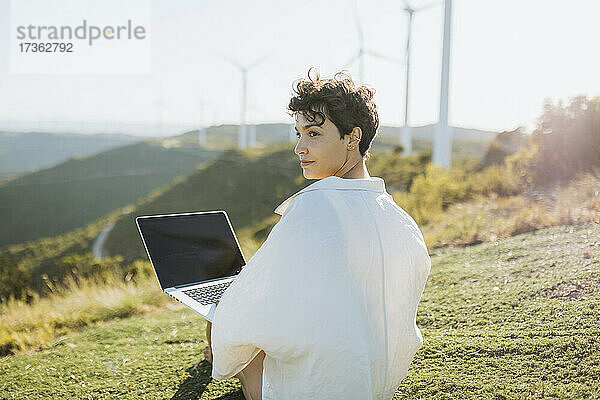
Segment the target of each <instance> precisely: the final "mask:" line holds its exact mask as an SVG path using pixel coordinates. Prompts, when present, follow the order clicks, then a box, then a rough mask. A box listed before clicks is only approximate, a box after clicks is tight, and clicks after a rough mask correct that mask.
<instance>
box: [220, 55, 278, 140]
mask: <svg viewBox="0 0 600 400" xmlns="http://www.w3.org/2000/svg"><path fill="white" fill-rule="evenodd" d="M269 56H270V55H264V56H262V57H260V58H259V59H258V60H256V61H254V62H253V63H252V64H250V65H242V64H240V63H239V62H237V61H235V60H232V59H231V58H229V57H225V56H221V58H222V59H224V60H225V61H227V62H229V63H230V64H232V65H233V66H235V67H236V68H238V69H239V70H240V72H241V73H242V99H241V107H240V125H239V130H238V146H239V147H240V148H241V149H245V148H246V147H248V127H247V120H248V72H249V71H250V70H251V69H253V68H254V67H256V66H257V65H258V64H260V63H262V62H263V61H264V60H266V59H267V58H268V57H269Z"/></svg>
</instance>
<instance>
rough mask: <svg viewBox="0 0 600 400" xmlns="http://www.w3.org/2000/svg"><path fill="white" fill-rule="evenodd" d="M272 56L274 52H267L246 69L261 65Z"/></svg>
mask: <svg viewBox="0 0 600 400" xmlns="http://www.w3.org/2000/svg"><path fill="white" fill-rule="evenodd" d="M273 54H275V51H274V50H270V51H269V52H267V53H265V54H263V55H262V56H261V57H260V58H258V59H257V60H256V61H254V62H253V63H252V64H250V65H249V66H247V67H246V69H248V70H250V69H252V68H254V67H256V66H257V65H258V64H260V63H262V62H263V61H265V60H266V59H268V58H269V57H271V56H272V55H273Z"/></svg>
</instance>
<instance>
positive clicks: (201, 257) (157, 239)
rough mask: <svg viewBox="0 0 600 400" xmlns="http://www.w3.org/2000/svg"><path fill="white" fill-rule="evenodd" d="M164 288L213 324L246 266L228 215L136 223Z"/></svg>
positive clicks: (169, 217)
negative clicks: (220, 304)
mask: <svg viewBox="0 0 600 400" xmlns="http://www.w3.org/2000/svg"><path fill="white" fill-rule="evenodd" d="M135 222H136V225H137V227H138V230H139V232H140V235H141V237H142V242H143V243H144V247H145V248H146V253H147V254H148V258H149V259H150V263H151V264H152V267H153V268H154V273H155V274H156V278H157V279H158V283H159V284H160V287H161V289H162V290H163V291H164V292H165V293H166V294H168V295H169V296H171V297H172V298H174V299H175V300H177V301H178V302H180V303H181V304H183V305H185V306H187V307H189V308H190V309H192V310H193V311H195V312H196V313H198V314H200V315H201V316H202V317H203V318H205V319H207V320H208V321H210V322H212V318H213V315H214V312H215V308H216V304H215V301H217V300H219V299H220V298H221V295H222V294H223V292H224V291H225V290H226V289H227V288H228V287H229V285H230V284H231V282H233V280H234V279H235V277H236V275H237V274H239V272H240V271H241V270H242V268H243V266H244V265H246V260H245V258H244V255H243V254H242V250H241V249H240V246H239V243H238V241H237V238H236V236H235V233H234V231H233V228H232V227H231V223H230V222H229V217H228V216H227V213H226V212H225V211H222V210H220V211H206V212H190V213H179V214H165V215H144V216H139V217H137V218H136V219H135Z"/></svg>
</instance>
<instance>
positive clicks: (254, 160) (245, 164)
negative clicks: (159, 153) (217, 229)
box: [104, 144, 313, 260]
mask: <svg viewBox="0 0 600 400" xmlns="http://www.w3.org/2000/svg"><path fill="white" fill-rule="evenodd" d="M312 182H313V181H308V180H306V179H304V177H303V176H302V171H301V168H300V167H299V165H298V162H297V157H296V156H295V155H294V154H293V152H292V151H291V150H290V148H289V145H288V144H282V145H273V146H270V147H269V148H267V149H256V150H246V151H243V152H241V151H238V150H228V151H226V152H224V153H223V154H222V155H221V157H219V158H218V159H216V160H215V161H214V162H212V163H210V164H208V165H205V166H204V167H202V168H199V169H198V170H197V171H195V172H194V173H192V174H191V175H189V176H188V177H186V178H185V179H183V180H181V181H180V182H178V183H175V184H174V185H172V186H171V187H170V188H169V189H168V190H166V191H164V192H163V193H161V194H160V195H158V196H154V197H151V198H149V199H147V200H146V201H144V202H142V203H141V204H138V205H137V206H136V208H135V209H134V210H132V212H130V213H128V214H126V215H123V216H122V217H121V218H120V219H119V220H118V221H117V223H116V224H115V226H114V228H113V229H112V230H111V231H110V233H109V235H108V237H107V239H106V243H105V246H104V251H105V254H107V255H122V256H124V257H125V259H126V260H133V259H135V258H145V257H146V253H145V250H144V247H143V245H142V243H141V240H140V237H139V233H138V231H137V228H136V226H135V217H136V216H139V215H149V214H165V213H176V212H191V211H208V210H225V211H227V214H228V215H229V218H230V220H231V223H232V225H233V227H234V229H235V230H236V232H238V233H240V232H241V233H242V236H244V233H243V230H244V229H253V230H255V231H257V234H256V236H255V237H254V240H257V241H262V240H263V239H264V238H266V236H267V234H268V232H269V229H270V226H272V225H273V224H274V223H275V222H276V220H277V219H278V217H279V216H277V215H276V214H274V213H273V210H274V209H275V207H277V205H279V203H280V202H281V201H283V200H285V199H286V198H287V196H289V195H290V194H292V193H294V192H295V191H297V190H299V189H300V188H302V187H303V186H306V185H308V184H310V183H312Z"/></svg>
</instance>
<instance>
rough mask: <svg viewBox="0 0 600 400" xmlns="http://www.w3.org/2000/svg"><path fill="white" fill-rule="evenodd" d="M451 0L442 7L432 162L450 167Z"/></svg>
mask: <svg viewBox="0 0 600 400" xmlns="http://www.w3.org/2000/svg"><path fill="white" fill-rule="evenodd" d="M451 19H452V0H446V3H445V7H444V49H443V53H442V86H441V90H440V118H439V120H438V123H437V126H436V128H435V137H434V141H433V155H432V162H433V164H434V165H438V166H441V167H444V168H446V169H449V168H450V163H451V155H452V129H451V127H449V126H448V88H449V83H450V79H449V78H450V31H451V26H450V25H451V24H450V22H451Z"/></svg>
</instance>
